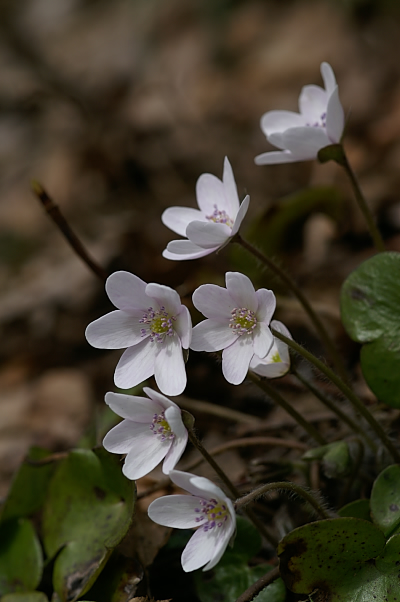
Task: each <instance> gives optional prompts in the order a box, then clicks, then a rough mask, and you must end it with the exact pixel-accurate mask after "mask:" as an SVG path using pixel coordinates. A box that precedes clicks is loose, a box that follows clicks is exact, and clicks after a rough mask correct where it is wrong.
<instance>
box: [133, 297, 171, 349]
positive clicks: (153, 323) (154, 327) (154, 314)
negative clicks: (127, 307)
mask: <svg viewBox="0 0 400 602" xmlns="http://www.w3.org/2000/svg"><path fill="white" fill-rule="evenodd" d="M175 320H176V318H175V316H169V314H168V312H166V311H165V307H164V306H163V305H162V306H161V307H160V309H159V310H155V309H153V308H152V307H149V308H148V310H147V311H146V312H145V313H144V314H143V318H141V319H140V320H139V322H140V323H141V324H148V327H147V328H142V329H141V331H140V332H141V335H142V337H145V336H147V335H148V334H149V331H150V341H151V342H152V343H153V342H154V341H156V342H157V343H162V342H163V341H164V339H165V337H166V336H169V337H171V336H173V334H174V328H173V322H174V321H175Z"/></svg>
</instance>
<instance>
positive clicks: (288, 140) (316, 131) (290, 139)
mask: <svg viewBox="0 0 400 602" xmlns="http://www.w3.org/2000/svg"><path fill="white" fill-rule="evenodd" d="M283 136H284V141H285V147H286V148H287V149H288V150H290V151H291V152H292V153H293V154H294V155H296V156H297V157H298V158H299V160H304V161H305V160H309V159H315V157H316V156H317V153H318V151H319V150H320V149H321V148H323V147H324V146H327V145H328V144H331V141H330V140H329V138H328V136H327V134H326V131H325V129H323V128H320V127H303V128H292V129H290V130H287V131H286V132H285V133H284V134H283Z"/></svg>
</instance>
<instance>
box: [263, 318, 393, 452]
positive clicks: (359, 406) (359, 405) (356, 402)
mask: <svg viewBox="0 0 400 602" xmlns="http://www.w3.org/2000/svg"><path fill="white" fill-rule="evenodd" d="M272 332H273V335H274V336H275V337H277V338H278V339H280V340H281V341H283V342H284V343H286V345H288V347H290V348H291V349H293V350H294V351H296V352H297V353H298V354H299V355H301V356H302V357H304V358H305V359H306V360H307V361H308V362H310V364H313V366H315V367H316V368H318V370H320V372H322V373H323V374H325V376H327V377H328V378H329V380H331V381H332V382H333V383H334V384H335V385H336V386H337V388H338V389H339V390H340V391H342V393H343V395H344V396H345V397H347V399H348V400H349V401H350V402H351V403H352V404H353V406H354V407H355V409H356V410H357V411H358V412H359V414H361V415H362V416H363V417H364V418H365V420H366V421H367V422H368V424H369V425H370V427H371V428H372V429H373V430H374V431H375V433H376V434H377V436H378V437H379V439H380V440H381V441H382V443H383V445H384V446H385V447H386V449H387V450H388V451H389V453H390V455H391V456H392V457H393V459H394V460H395V462H397V463H400V454H399V452H398V451H397V449H396V447H395V446H394V445H393V443H392V442H391V441H390V439H389V437H388V436H387V435H386V433H385V431H384V429H383V428H382V427H381V425H380V424H379V423H378V422H377V421H376V420H375V418H374V417H373V416H372V414H371V413H370V412H369V411H368V410H367V408H366V407H365V405H364V404H363V402H362V401H361V399H359V398H358V397H357V395H356V394H355V393H353V391H352V390H351V389H350V387H348V386H347V385H346V383H344V382H343V381H342V380H341V379H340V378H339V377H338V376H337V375H336V374H335V373H334V372H333V371H332V370H331V369H330V368H328V366H326V365H325V364H324V363H323V362H321V361H320V360H319V359H318V358H316V357H315V355H313V354H312V353H310V352H309V351H307V350H306V349H304V347H302V346H301V345H299V344H298V343H296V342H295V341H292V339H289V338H288V337H285V336H284V335H283V334H281V333H280V332H278V331H277V330H274V329H273V330H272Z"/></svg>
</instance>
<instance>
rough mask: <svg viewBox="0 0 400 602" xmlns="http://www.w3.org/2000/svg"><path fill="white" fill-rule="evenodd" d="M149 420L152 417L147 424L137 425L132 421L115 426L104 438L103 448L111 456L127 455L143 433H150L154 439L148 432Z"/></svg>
mask: <svg viewBox="0 0 400 602" xmlns="http://www.w3.org/2000/svg"><path fill="white" fill-rule="evenodd" d="M151 420H152V417H151V418H149V422H148V423H147V424H139V423H136V422H132V420H123V421H122V422H120V423H119V424H117V426H114V428H112V429H111V430H110V431H109V432H108V433H107V435H106V436H105V437H104V440H103V446H104V448H105V449H106V450H107V451H109V452H112V453H113V454H127V453H128V452H129V451H130V450H131V449H132V447H135V446H136V440H137V438H138V437H140V435H142V434H143V433H146V434H148V433H150V434H151V436H152V437H154V438H155V436H154V435H153V433H152V432H151V431H150V424H151Z"/></svg>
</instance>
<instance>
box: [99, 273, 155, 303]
mask: <svg viewBox="0 0 400 602" xmlns="http://www.w3.org/2000/svg"><path fill="white" fill-rule="evenodd" d="M145 288H146V282H144V281H143V280H141V279H140V278H139V277H138V276H135V274H131V273H130V272H124V271H121V272H114V274H111V276H110V277H109V278H107V282H106V292H107V295H108V297H109V299H110V301H111V302H112V303H113V304H114V305H115V307H118V309H123V310H128V311H130V310H135V309H136V310H140V311H143V310H144V309H146V308H147V305H146V303H147V299H146V294H145Z"/></svg>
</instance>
